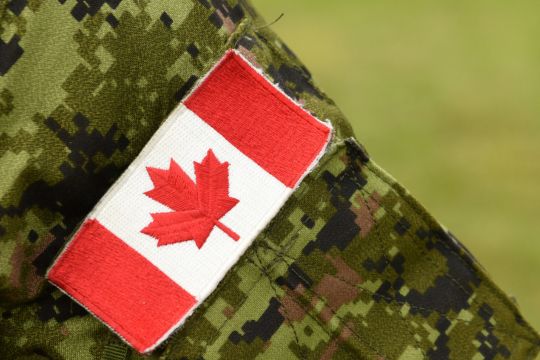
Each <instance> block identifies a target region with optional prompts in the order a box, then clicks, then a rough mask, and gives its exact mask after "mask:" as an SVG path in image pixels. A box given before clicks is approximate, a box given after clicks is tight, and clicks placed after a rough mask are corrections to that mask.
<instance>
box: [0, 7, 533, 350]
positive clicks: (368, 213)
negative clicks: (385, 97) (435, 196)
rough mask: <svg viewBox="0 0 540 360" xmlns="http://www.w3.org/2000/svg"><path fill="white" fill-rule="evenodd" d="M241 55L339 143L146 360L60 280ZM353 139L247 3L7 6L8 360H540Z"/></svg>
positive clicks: (513, 315) (490, 293) (517, 322)
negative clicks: (103, 203)
mask: <svg viewBox="0 0 540 360" xmlns="http://www.w3.org/2000/svg"><path fill="white" fill-rule="evenodd" d="M321 46H324V44H321ZM230 47H236V48H237V49H239V51H241V52H242V53H243V54H244V55H245V56H246V57H247V58H248V59H249V60H250V61H251V62H253V63H254V64H255V65H256V66H260V67H261V68H262V69H263V70H264V72H265V73H266V74H267V75H268V76H269V77H270V78H271V79H272V80H273V81H274V82H275V83H276V84H278V85H279V86H280V87H281V88H282V89H283V90H284V91H285V92H286V93H287V94H289V95H290V96H291V97H293V98H295V99H297V100H298V101H299V102H300V103H302V104H303V105H304V106H305V107H306V108H307V109H308V110H310V111H311V112H313V113H314V114H315V115H316V116H318V117H319V118H325V119H326V118H328V119H331V121H332V123H333V125H334V128H335V129H336V133H335V136H334V139H333V143H332V146H331V148H330V150H329V152H328V153H327V154H326V155H325V156H324V157H323V159H322V160H321V163H320V165H319V166H318V167H317V168H316V170H315V171H314V172H313V173H312V174H310V175H309V176H308V177H307V178H306V179H305V181H303V182H302V184H301V186H300V188H299V189H297V190H296V191H295V193H294V195H293V197H292V198H291V199H290V200H289V201H288V202H287V204H286V206H285V207H284V208H283V209H282V210H281V211H280V213H279V214H278V215H277V216H276V218H275V219H274V220H273V221H272V223H271V224H270V225H269V226H268V227H267V229H265V231H264V232H263V233H262V234H261V235H260V236H259V237H258V238H257V239H256V240H255V242H254V244H253V246H251V247H250V248H249V249H248V251H247V252H246V254H245V255H244V256H243V257H242V258H241V260H240V261H239V262H238V264H237V265H235V266H234V268H233V269H231V271H230V272H229V273H228V274H227V276H226V277H225V279H224V280H223V281H222V283H221V284H220V285H219V287H218V289H217V290H216V291H215V292H214V293H213V294H212V295H211V296H210V297H209V298H208V299H207V300H206V301H205V302H204V304H203V305H202V306H201V308H199V309H198V310H197V311H196V313H195V314H194V315H193V316H192V317H191V318H190V319H189V320H188V321H187V322H186V324H185V325H184V326H183V327H182V328H181V329H180V330H179V331H178V332H176V333H175V334H173V335H172V336H171V338H170V339H169V340H168V341H167V342H166V343H165V344H164V345H163V346H161V347H159V348H158V349H156V350H155V351H154V352H153V353H152V354H150V355H147V356H144V357H143V356H141V355H139V354H137V353H136V352H135V351H132V350H131V349H130V348H129V347H128V346H127V345H125V344H124V343H123V342H122V341H121V340H120V339H119V338H118V337H117V336H116V335H115V334H114V333H113V332H112V331H110V330H109V329H108V328H107V327H106V326H105V325H103V324H101V323H100V322H99V321H98V320H96V319H95V318H94V317H92V316H91V315H89V314H88V313H87V312H86V311H85V310H84V309H82V308H81V307H80V306H79V305H77V304H76V303H74V302H73V301H72V300H71V299H70V298H69V297H67V296H66V295H64V294H62V293H61V292H59V291H58V290H55V289H54V288H53V287H52V286H51V285H49V284H48V283H47V282H46V280H45V279H44V274H45V271H46V269H47V268H48V266H49V265H50V264H51V262H52V261H53V259H54V257H55V256H56V254H57V253H58V252H59V250H60V249H62V247H63V246H64V245H65V243H66V241H67V239H69V236H70V234H71V233H72V232H73V231H74V229H75V228H76V227H77V225H78V224H79V223H80V221H81V220H82V219H83V218H84V216H85V215H86V214H87V213H88V211H89V210H90V209H91V208H92V207H93V206H94V205H95V204H96V202H97V201H98V200H99V198H100V197H101V195H102V194H103V193H104V192H105V191H106V190H107V189H108V187H109V186H110V185H111V184H112V183H113V182H114V181H115V179H116V178H117V177H118V176H119V175H120V174H121V173H122V171H123V170H124V169H125V168H126V167H127V166H128V165H129V163H130V162H131V161H132V160H133V159H134V157H135V156H136V155H137V154H138V152H139V151H140V150H141V148H142V147H143V146H144V144H145V143H146V142H147V141H148V139H149V138H150V136H151V135H152V134H153V133H154V131H155V130H156V129H157V127H158V126H159V124H160V123H161V122H162V121H163V120H164V119H165V118H166V116H167V114H168V113H169V112H170V111H171V109H172V108H173V107H174V106H175V104H177V103H178V101H180V100H181V99H182V97H183V96H184V95H185V94H186V93H187V92H188V91H189V90H190V89H191V88H192V87H193V85H194V84H195V82H196V81H197V80H198V79H199V78H200V77H201V76H203V75H204V73H205V72H206V71H207V70H208V69H209V68H210V67H211V66H212V65H213V64H214V63H215V62H216V61H217V60H218V59H219V58H220V57H221V56H222V55H223V53H224V52H225V51H226V49H227V48H230ZM351 136H352V132H351V129H350V126H349V125H348V123H347V121H346V120H345V118H344V117H343V115H342V114H341V113H340V111H339V109H338V108H337V107H336V106H335V105H334V104H333V102H332V101H331V100H330V99H329V98H328V97H327V96H326V95H325V94H324V93H322V92H321V91H320V90H319V89H318V88H317V87H315V86H314V85H313V83H312V81H311V77H310V74H309V72H308V71H307V69H305V67H304V66H303V65H302V64H301V63H300V62H299V61H298V60H297V59H296V57H295V56H294V54H293V53H292V52H291V51H290V50H289V49H288V48H287V47H286V46H285V45H284V44H283V43H282V42H281V41H280V40H279V39H278V38H277V37H276V36H275V35H274V34H273V33H272V31H271V30H270V28H269V27H267V26H265V23H264V21H263V20H262V19H260V18H259V17H258V16H257V15H256V13H255V12H254V10H253V9H252V8H251V7H250V6H249V5H248V4H246V3H245V2H242V1H240V2H237V1H227V0H211V1H210V0H208V1H207V0H187V1H186V0H182V1H153V2H150V1H136V0H94V1H83V0H77V1H75V0H71V1H69V0H60V1H56V0H50V1H40V0H12V1H0V169H1V170H2V175H1V176H2V177H1V178H0V313H1V319H0V359H109V360H114V359H139V358H145V359H235V360H236V359H251V358H258V359H259V358H260V359H264V358H267V359H277V358H279V359H341V358H346V359H423V358H430V359H448V358H451V359H533V358H534V357H535V356H536V354H537V352H538V350H539V347H540V339H539V337H538V335H537V334H536V333H535V331H534V330H533V329H531V328H530V326H529V325H528V324H527V323H526V321H525V320H524V319H522V317H521V315H520V313H519V311H518V310H517V309H516V307H515V305H514V304H513V303H512V302H511V301H510V300H509V299H508V298H507V297H506V295H504V294H503V293H502V292H501V291H500V290H499V289H498V288H497V287H496V285H494V284H493V282H492V281H491V280H490V279H489V277H488V276H487V275H486V274H485V272H484V270H483V269H482V268H481V267H480V266H479V265H478V264H477V263H476V260H474V258H473V257H472V256H471V255H470V254H469V253H468V252H467V251H466V250H465V249H464V248H463V247H462V246H461V245H460V244H459V243H458V242H457V240H455V238H454V237H453V236H452V235H451V234H450V233H448V232H447V231H446V230H445V229H444V228H442V227H441V226H440V225H439V224H438V223H437V222H436V221H435V220H434V219H432V218H431V217H430V216H429V215H428V214H427V212H426V211H425V210H424V209H423V208H422V207H421V206H420V205H418V203H417V202H416V201H415V200H414V199H413V198H411V196H410V195H408V194H407V193H406V191H405V190H404V189H403V188H402V187H400V186H399V185H398V184H397V183H396V182H395V181H394V180H392V179H391V178H389V177H388V176H387V175H386V174H385V173H384V172H383V171H382V170H381V169H380V168H379V167H377V166H376V165H375V164H374V163H373V162H372V161H371V160H369V158H368V156H367V154H366V152H365V151H364V150H363V149H362V148H361V147H360V146H359V145H358V144H357V143H356V142H355V141H354V140H352V139H350V137H351Z"/></svg>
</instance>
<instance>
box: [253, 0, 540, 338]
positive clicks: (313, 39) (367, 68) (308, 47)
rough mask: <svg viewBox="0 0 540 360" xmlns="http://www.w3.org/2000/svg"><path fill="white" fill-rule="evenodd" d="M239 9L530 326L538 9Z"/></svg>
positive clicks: (539, 119) (339, 4) (539, 278)
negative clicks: (252, 14) (287, 55)
mask: <svg viewBox="0 0 540 360" xmlns="http://www.w3.org/2000/svg"><path fill="white" fill-rule="evenodd" d="M253 3H254V5H255V6H256V7H257V8H258V10H259V11H260V12H261V14H262V15H263V16H264V17H265V18H266V20H267V21H268V22H271V21H273V20H274V19H276V18H277V17H278V16H279V15H280V14H281V13H284V14H285V15H284V17H283V18H282V19H281V20H279V21H278V22H277V23H276V24H274V25H272V28H273V29H274V30H275V31H276V32H277V33H278V34H279V35H280V36H281V37H282V38H283V39H284V40H285V42H286V43H287V44H288V45H289V46H290V47H291V49H292V50H293V51H295V52H296V54H297V55H298V56H299V57H300V59H301V60H303V61H304V63H305V64H306V65H307V67H308V69H310V71H311V72H312V74H313V77H314V80H315V82H316V83H317V84H318V85H319V86H320V87H321V88H322V89H323V90H324V91H325V92H327V93H328V94H329V95H330V96H331V97H332V98H333V99H334V100H335V101H336V102H337V104H338V105H339V106H340V108H341V109H342V110H343V112H344V113H345V114H346V115H347V117H348V118H349V120H350V121H351V123H352V124H353V127H354V130H355V132H356V135H357V137H358V138H359V140H360V141H361V142H362V143H363V144H364V145H365V146H366V147H367V149H368V151H369V152H370V154H371V156H372V157H373V158H374V160H375V161H376V162H377V163H379V164H380V165H382V166H383V167H384V168H385V169H386V170H387V171H388V172H390V173H391V174H392V175H393V176H394V177H396V178H397V179H398V180H399V181H400V182H401V183H402V184H404V185H405V186H406V187H407V188H408V189H409V190H410V191H411V192H412V193H413V194H414V195H415V196H416V198H417V199H419V200H420V202H421V203H423V204H424V205H425V206H426V207H427V208H428V209H430V211H431V212H432V213H433V214H434V215H435V217H436V218H438V219H439V220H440V221H441V222H443V223H444V224H445V225H446V226H447V227H449V228H450V229H451V230H452V232H453V233H454V234H456V235H457V237H458V238H459V239H460V240H461V241H462V242H463V243H464V244H465V245H466V246H467V247H468V248H469V249H470V250H471V251H472V252H473V253H474V254H475V256H476V257H477V258H478V259H479V260H480V262H481V263H482V264H483V265H484V266H485V268H486V269H487V271H488V272H489V273H490V274H491V275H492V276H493V278H494V279H496V282H497V283H498V284H499V285H500V286H501V287H502V288H503V289H504V290H505V291H506V292H507V293H509V294H510V295H512V296H515V297H516V298H517V300H518V304H519V305H520V308H521V309H522V311H523V314H524V316H525V317H526V318H527V319H528V320H529V321H530V322H531V324H532V325H533V326H534V327H535V328H536V329H537V330H540V235H539V234H540V211H539V207H540V188H539V185H540V42H539V39H540V21H539V20H540V18H539V15H538V14H540V2H538V1H532V0H519V1H507V0H476V1H467V0H454V1H440V2H433V1H427V0H410V1H407V2H398V1H388V0H377V1H366V0H340V1H328V0H326V1H323V0H253Z"/></svg>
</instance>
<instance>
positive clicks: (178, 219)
mask: <svg viewBox="0 0 540 360" xmlns="http://www.w3.org/2000/svg"><path fill="white" fill-rule="evenodd" d="M193 165H194V166H195V176H196V178H197V182H196V183H194V182H193V180H191V178H190V177H189V176H188V175H187V174H186V173H185V172H184V170H182V168H181V167H180V166H178V164H177V163H176V162H175V161H174V160H173V159H171V163H170V165H169V170H164V169H156V168H152V167H147V168H146V170H147V171H148V174H149V175H150V179H151V180H152V182H153V183H154V188H153V189H152V190H150V191H147V192H145V195H147V196H149V197H150V198H152V199H154V200H156V201H158V202H160V203H162V204H163V205H165V206H167V207H169V208H171V210H174V211H172V212H163V213H153V214H151V215H152V219H153V221H152V222H151V223H150V224H149V225H148V226H146V227H145V228H144V229H142V230H141V232H142V233H144V234H147V235H150V236H152V237H154V238H155V239H157V240H158V246H161V245H169V244H175V243H179V242H183V241H189V240H194V241H195V244H197V247H198V248H199V249H200V248H201V247H202V246H203V245H204V243H205V242H206V239H208V236H209V235H210V232H211V231H212V229H213V228H214V226H217V227H218V228H220V229H221V230H222V231H223V232H225V233H226V234H227V235H229V236H230V237H231V238H233V239H234V240H238V239H240V237H239V236H238V234H237V233H235V232H234V231H232V230H231V229H229V228H228V227H227V226H225V225H224V224H223V223H221V222H220V221H219V219H221V218H222V217H223V216H224V215H225V214H226V213H227V212H228V211H229V210H231V209H232V208H233V207H234V206H235V205H236V204H237V203H238V199H235V198H232V197H230V196H229V163H228V162H223V163H222V162H219V160H218V159H217V158H216V156H215V155H214V153H213V152H212V149H210V150H208V153H207V154H206V157H205V158H204V159H203V161H202V162H201V163H198V162H195V161H194V162H193Z"/></svg>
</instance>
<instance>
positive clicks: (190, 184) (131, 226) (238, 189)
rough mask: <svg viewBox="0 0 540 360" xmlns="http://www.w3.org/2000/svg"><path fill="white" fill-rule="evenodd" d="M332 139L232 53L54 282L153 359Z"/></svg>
mask: <svg viewBox="0 0 540 360" xmlns="http://www.w3.org/2000/svg"><path fill="white" fill-rule="evenodd" d="M330 136H331V127H330V125H329V124H327V123H323V122H321V121H319V120H317V119H315V118H314V117H313V116H312V115H310V114H309V113H308V112H306V111H305V110H303V109H302V108H301V107H300V106H299V105H298V104H296V103H295V102H294V101H292V100H291V99H290V98H288V97H287V96H286V95H285V94H284V93H282V92H281V91H280V90H279V89H278V88H276V87H275V86H274V85H273V84H272V83H271V82H269V81H268V80H267V79H266V78H265V77H264V76H263V75H261V74H260V73H259V72H258V71H257V70H256V69H255V68H253V67H252V66H251V65H250V64H249V63H248V62H247V61H246V60H244V58H243V57H242V56H240V55H239V54H238V53H237V52H235V51H229V52H227V53H226V54H225V56H224V57H223V58H222V59H221V60H220V61H219V62H218V64H217V65H216V66H215V67H214V68H213V69H212V70H211V71H210V72H209V73H208V75H207V76H206V77H205V78H204V79H203V80H202V81H201V82H200V83H199V84H198V85H197V87H196V88H195V89H194V90H193V91H192V93H191V94H190V95H189V96H188V97H187V98H186V99H185V100H184V101H183V102H182V103H180V104H179V105H178V107H177V108H176V109H175V110H174V111H173V112H172V113H171V114H170V115H169V117H168V118H167V120H166V121H165V122H164V123H163V125H162V126H161V127H160V128H159V129H158V131H157V132H156V133H155V134H154V136H153V137H152V139H151V140H150V141H149V142H148V144H147V145H146V146H145V148H144V149H143V151H142V152H141V153H140V154H139V156H138V157H137V158H136V159H135V160H134V161H133V163H132V164H131V165H130V167H129V168H128V169H127V170H126V171H125V173H124V174H123V175H122V176H121V177H120V179H119V180H118V181H117V182H116V183H115V184H114V185H113V186H112V187H111V189H110V190H109V191H108V192H107V194H105V196H104V197H103V198H102V199H101V200H100V201H99V203H98V204H97V205H96V207H95V208H94V210H92V212H91V213H90V214H89V215H88V217H87V218H86V220H85V221H84V223H83V224H82V226H81V227H80V228H79V230H78V231H77V233H76V234H75V235H74V236H73V238H72V240H71V241H70V242H69V244H68V245H67V246H66V248H65V249H64V251H63V252H62V253H61V254H60V255H59V256H58V258H57V260H56V262H55V263H54V264H53V265H52V267H51V268H50V269H49V271H48V274H47V277H48V279H49V281H50V282H52V283H53V284H54V285H55V286H57V287H58V288H60V289H61V290H62V291H64V292H65V293H67V294H68V295H69V296H71V297H72V298H73V299H75V300H76V301H77V302H79V303H80V304H81V305H82V306H84V307H85V308H86V309H87V310H89V311H90V312H91V313H92V314H94V315H95V316H96V317H97V318H99V319H100V320H101V321H102V322H104V323H105V324H106V325H107V326H109V327H110V328H111V329H112V330H113V331H115V332H116V333H117V334H118V335H119V336H120V337H122V338H123V339H124V340H125V341H126V342H127V343H129V344H130V345H131V346H132V347H133V348H135V349H136V350H137V351H139V352H148V351H151V350H152V349H153V348H155V347H156V346H157V345H159V344H160V343H161V342H162V341H163V340H165V339H166V338H167V337H168V336H169V335H170V334H171V333H172V332H173V331H174V330H175V329H176V328H177V327H178V326H180V325H181V324H182V323H183V322H184V321H185V319H186V318H187V317H188V316H189V315H190V314H191V313H192V312H193V310H194V309H195V308H196V307H197V306H198V305H199V304H201V303H202V302H203V301H204V300H205V298H206V297H207V296H208V295H209V294H210V293H211V292H212V291H213V290H214V289H215V288H216V286H217V285H218V283H219V282H220V281H221V280H222V278H223V277H224V276H225V274H226V273H227V271H229V269H230V268H231V267H232V266H233V265H234V264H235V263H236V262H237V261H238V259H239V257H240V256H241V255H242V254H243V253H244V251H245V250H246V248H247V247H248V246H249V245H250V244H251V243H252V241H253V240H254V239H255V237H256V236H257V235H258V234H259V233H260V232H261V230H263V228H264V227H265V226H266V225H267V224H268V223H269V222H270V220H271V219H272V218H273V217H274V216H275V214H276V213H277V212H278V210H279V209H280V208H281V207H282V206H283V204H284V203H285V201H286V200H287V198H288V197H289V196H290V195H291V193H292V192H293V191H294V189H295V187H296V186H297V185H298V183H299V182H300V181H301V180H302V178H303V177H304V176H305V175H306V174H307V173H308V172H309V171H310V170H311V169H312V168H313V167H314V166H315V165H316V163H317V161H318V159H319V158H320V157H321V156H322V154H323V153H324V151H325V148H326V146H327V144H328V142H329V140H330Z"/></svg>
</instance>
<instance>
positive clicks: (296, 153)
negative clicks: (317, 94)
mask: <svg viewBox="0 0 540 360" xmlns="http://www.w3.org/2000/svg"><path fill="white" fill-rule="evenodd" d="M184 104H185V105H186V106H187V107H188V108H189V109H190V110H191V111H193V112H194V113H196V114H197V115H198V116H199V117H200V118H201V119H203V120H204V121H205V122H206V123H208V124H209V125H210V126H212V127H213V128H214V129H215V130H216V131H217V132H219V133H220V134H221V135H223V137H225V138H226V139H227V140H228V141H229V142H230V143H231V144H233V145H234V146H235V147H236V148H237V149H239V150H240V151H242V152H243V153H244V154H245V155H246V156H247V157H249V158H251V159H252V160H253V161H255V162H256V163H257V164H258V165H259V166H261V167H262V168H264V169H265V170H266V171H267V172H269V173H270V174H272V175H273V176H274V177H276V178H277V179H278V180H280V181H281V182H282V183H284V184H285V185H287V186H289V187H294V186H295V185H296V184H297V182H298V181H299V179H300V178H301V177H302V176H303V175H304V173H305V172H306V171H307V169H308V168H309V166H310V165H311V164H312V163H313V161H314V160H315V159H316V158H317V156H318V155H319V154H320V152H321V151H322V150H323V149H324V147H325V144H326V142H327V141H328V138H329V133H330V128H329V127H328V126H327V125H325V124H324V123H321V122H320V121H318V120H317V119H315V118H314V117H313V116H311V115H310V114H309V113H307V112H306V111H304V110H303V109H302V108H300V106H298V105H297V104H295V103H294V102H293V101H292V100H291V99H289V98H288V97H287V96H286V95H285V94H283V93H282V92H281V91H279V90H277V89H276V88H275V87H274V86H273V85H272V84H271V83H270V82H269V81H268V80H267V79H266V78H265V77H264V76H262V75H261V74H259V73H258V72H257V71H256V70H255V69H253V68H252V67H251V65H249V64H248V63H247V62H246V61H245V60H244V59H242V57H240V56H239V55H238V54H236V53H234V52H233V51H231V52H229V53H228V54H227V55H226V56H225V57H224V59H223V60H222V61H221V62H220V63H219V64H218V65H217V66H216V68H215V69H214V70H213V71H212V72H210V74H209V75H208V77H207V78H206V79H205V80H204V81H203V83H202V84H201V85H200V86H199V87H198V88H197V89H196V90H195V91H194V92H193V94H192V95H190V96H189V97H188V98H187V99H186V100H185V101H184Z"/></svg>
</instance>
